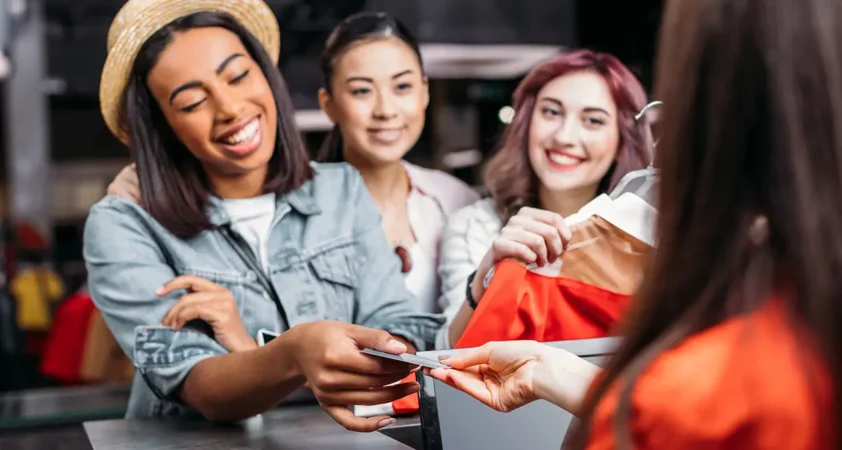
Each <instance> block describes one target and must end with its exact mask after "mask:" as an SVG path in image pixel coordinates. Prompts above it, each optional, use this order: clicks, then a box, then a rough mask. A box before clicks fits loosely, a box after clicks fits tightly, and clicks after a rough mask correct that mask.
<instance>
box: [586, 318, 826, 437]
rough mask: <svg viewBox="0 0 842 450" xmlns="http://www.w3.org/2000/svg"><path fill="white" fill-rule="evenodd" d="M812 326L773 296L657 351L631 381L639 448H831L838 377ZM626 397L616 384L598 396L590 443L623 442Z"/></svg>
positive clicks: (634, 429)
mask: <svg viewBox="0 0 842 450" xmlns="http://www.w3.org/2000/svg"><path fill="white" fill-rule="evenodd" d="M804 335H806V333H803V334H802V335H798V334H797V332H794V331H793V327H792V324H791V323H790V321H789V320H788V317H787V316H786V314H785V310H784V305H783V304H782V303H781V302H778V301H772V302H770V303H769V304H767V305H766V306H765V307H763V308H762V309H760V310H758V311H757V312H755V313H752V314H750V315H747V316H744V317H738V318H734V319H731V320H728V321H726V322H725V323H722V324H720V325H717V326H714V327H712V328H710V329H708V330H706V331H703V332H701V333H698V334H696V335H694V336H691V337H690V338H688V339H686V340H685V341H683V342H682V343H681V344H679V345H678V346H677V347H676V348H674V349H672V350H668V351H666V352H665V353H663V354H662V355H660V356H658V357H657V358H655V359H654V360H653V362H652V363H650V364H649V366H648V368H647V369H646V370H645V371H644V372H643V374H642V375H641V376H640V377H639V378H638V379H637V381H636V382H635V383H634V385H633V387H632V392H631V403H630V407H629V408H630V415H629V422H628V423H629V432H630V434H631V436H628V437H629V438H630V439H631V441H632V442H634V448H635V449H637V450H647V449H652V450H655V449H665V448H674V449H682V450H701V449H722V450H742V449H748V448H751V449H786V450H812V449H818V448H826V445H827V443H828V442H835V441H834V439H835V436H833V435H831V433H834V431H833V430H832V428H833V422H832V420H828V419H829V418H832V417H833V405H832V398H833V396H832V395H831V392H832V386H831V385H830V384H829V383H828V381H829V380H828V378H827V377H826V371H825V370H824V368H823V367H821V366H820V365H819V364H818V363H817V361H818V359H817V358H815V357H814V356H813V355H812V352H811V351H810V350H809V349H810V348H811V345H810V344H811V342H810V340H809V338H807V337H806V336H804ZM699 370H704V371H705V372H706V375H705V376H704V377H700V376H698V372H699ZM687 380H694V382H693V383H691V384H688V383H687ZM618 396H619V390H618V389H617V388H616V387H614V388H612V389H610V390H609V391H608V393H607V394H606V396H605V397H603V399H602V400H601V401H600V403H599V404H598V405H597V408H596V413H595V415H594V418H593V421H592V423H591V428H590V433H589V444H588V447H587V449H588V450H609V449H615V448H618V447H617V436H616V435H615V431H614V425H615V419H616V414H617V410H618V408H617V401H618Z"/></svg>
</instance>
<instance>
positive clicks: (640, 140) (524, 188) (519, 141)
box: [485, 50, 652, 222]
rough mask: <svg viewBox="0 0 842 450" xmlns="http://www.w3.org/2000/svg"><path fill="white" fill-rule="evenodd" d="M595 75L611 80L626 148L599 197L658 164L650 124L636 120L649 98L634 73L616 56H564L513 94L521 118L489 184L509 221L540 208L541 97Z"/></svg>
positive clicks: (489, 170)
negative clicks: (535, 116) (555, 83)
mask: <svg viewBox="0 0 842 450" xmlns="http://www.w3.org/2000/svg"><path fill="white" fill-rule="evenodd" d="M578 71H593V72H596V73H598V74H599V75H601V76H602V77H603V78H605V81H606V82H607V83H608V88H609V90H610V91H611V97H612V98H613V100H614V103H615V104H616V105H617V113H618V118H617V125H618V127H619V130H620V147H619V149H618V151H617V157H616V161H615V163H614V164H613V165H612V166H611V168H610V169H609V170H608V172H607V173H606V174H605V177H604V178H603V180H602V182H601V183H600V186H599V190H598V192H599V193H604V192H606V191H609V190H610V189H612V188H613V187H614V186H615V185H616V184H617V182H618V181H620V178H622V177H623V175H625V174H627V173H628V172H630V171H632V170H637V169H643V168H645V167H646V166H648V165H649V163H650V162H651V161H652V146H651V140H650V139H649V136H650V135H649V133H648V130H647V125H646V123H645V120H643V121H641V122H638V121H635V119H634V116H635V114H637V113H638V112H640V110H641V109H643V107H644V106H646V93H645V92H644V90H643V86H641V84H640V82H639V81H638V80H637V78H635V76H634V74H632V73H631V71H629V69H628V68H626V66H624V65H623V63H621V62H620V60H618V59H617V58H615V57H614V56H611V55H609V54H607V53H597V52H593V51H590V50H577V51H573V52H570V53H563V54H559V55H557V56H555V57H554V58H552V59H549V60H547V61H544V62H543V63H541V64H540V65H538V66H537V67H535V68H534V69H533V70H532V71H531V72H529V74H528V75H527V76H526V77H525V78H524V79H523V81H521V82H520V84H519V85H518V87H517V89H516V90H515V92H514V94H513V95H512V106H513V108H514V110H515V116H514V118H513V119H512V123H511V124H510V125H509V126H508V127H506V130H505V132H504V134H503V138H502V144H501V146H500V149H499V150H498V151H497V153H496V154H495V155H494V157H493V158H491V160H490V161H489V162H488V166H487V167H486V170H485V185H486V187H487V189H488V193H489V194H490V195H491V198H492V199H494V204H495V206H496V208H497V211H498V212H499V213H500V214H501V215H502V216H503V220H504V222H505V221H506V220H508V219H509V217H511V215H513V214H515V213H517V210H518V209H520V208H521V207H524V206H538V205H537V202H538V198H537V196H538V179H537V177H536V176H535V171H534V170H533V169H532V165H531V164H530V163H529V152H528V148H529V127H530V125H531V123H532V113H533V110H534V109H535V102H536V101H537V99H536V97H537V96H538V92H539V91H540V90H541V89H542V88H543V87H544V86H545V85H546V84H547V83H549V82H550V81H552V80H554V79H556V78H558V77H560V76H562V75H565V74H568V73H572V72H578Z"/></svg>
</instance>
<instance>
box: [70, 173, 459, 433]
mask: <svg viewBox="0 0 842 450" xmlns="http://www.w3.org/2000/svg"><path fill="white" fill-rule="evenodd" d="M314 168H315V171H316V175H315V176H314V178H313V179H312V180H311V181H309V182H307V183H306V184H305V185H303V186H302V187H301V188H299V189H297V190H296V191H293V192H291V193H289V194H286V195H278V196H277V207H276V211H275V217H274V219H273V222H272V228H271V233H270V237H269V267H268V276H267V277H266V278H268V279H269V282H270V283H271V287H273V288H274V290H275V291H276V292H277V296H278V297H279V300H280V302H281V304H282V310H283V312H284V315H285V316H286V318H285V319H286V320H284V319H283V318H282V317H283V316H282V315H281V314H280V313H279V310H278V308H277V307H276V305H275V303H274V301H273V300H272V297H271V296H270V295H269V294H268V292H267V291H266V289H264V286H265V285H264V284H261V283H259V282H258V277H259V276H260V275H261V274H258V273H256V272H255V271H254V270H252V267H255V266H254V264H249V263H248V261H247V258H245V257H244V256H243V255H244V253H243V251H242V250H243V249H242V248H240V249H239V251H237V250H238V249H236V248H235V247H236V245H235V242H237V241H236V240H233V241H232V239H230V235H229V237H228V238H226V237H225V234H224V233H223V232H222V230H223V229H225V227H224V226H225V225H226V224H227V223H229V222H230V220H229V219H228V217H227V214H226V213H225V212H224V210H223V208H221V207H220V206H219V204H218V203H216V202H213V201H212V202H211V205H210V207H209V209H208V210H209V217H210V219H211V222H212V223H213V224H214V225H217V226H218V228H216V229H213V230H209V231H205V232H202V233H201V234H199V235H197V236H195V237H192V238H189V239H180V238H177V237H175V236H174V235H173V234H171V233H170V232H168V231H167V230H166V229H165V228H164V227H162V226H161V225H160V224H159V223H158V222H157V221H155V219H153V218H152V217H151V216H150V215H149V214H148V213H147V212H146V211H145V210H144V209H143V208H142V207H140V206H138V205H137V204H135V203H133V202H131V201H128V200H126V199H123V198H120V197H117V196H108V197H105V198H104V199H102V200H101V201H100V202H99V203H97V204H96V205H94V206H93V207H92V208H91V212H90V216H89V217H88V221H87V223H86V225H85V238H84V241H85V243H84V256H85V262H86V265H87V269H88V277H89V288H90V292H91V295H92V297H93V300H94V302H95V303H96V306H97V307H98V308H99V310H100V311H102V314H103V316H104V317H105V320H106V322H107V323H108V326H109V328H110V329H111V331H112V333H114V336H115V337H116V339H117V341H118V342H119V344H120V346H121V347H122V349H123V351H125V352H126V354H127V355H129V357H130V358H132V360H133V361H134V364H135V367H136V375H139V376H135V380H134V385H133V386H132V393H131V398H130V401H129V407H128V411H127V415H126V416H127V417H148V416H162V415H175V414H192V413H195V411H192V410H191V409H190V408H188V407H186V406H185V405H184V404H182V403H181V402H180V401H179V400H178V399H177V398H176V397H175V396H174V395H173V394H174V392H176V390H177V389H178V387H179V386H180V385H181V383H183V381H184V380H185V378H186V377H187V374H188V373H189V371H190V370H191V369H192V368H193V366H194V365H196V363H198V362H199V361H201V360H203V359H205V358H211V357H214V356H217V355H222V354H224V353H226V350H225V349H224V348H223V347H222V346H221V345H220V344H219V343H218V342H216V341H215V340H214V339H213V338H212V336H211V335H210V334H209V333H208V332H207V331H206V330H205V331H203V330H201V329H199V328H184V329H182V330H181V331H173V330H171V329H169V328H165V327H162V326H160V323H161V320H162V319H163V318H164V316H165V314H166V313H167V311H169V309H170V308H172V306H173V305H174V304H175V303H176V301H177V300H178V299H179V298H180V296H182V295H184V293H185V292H184V291H180V292H174V293H172V294H170V295H167V296H165V297H158V296H156V295H155V291H156V290H157V289H158V288H160V287H161V286H163V285H164V283H166V282H167V281H169V280H171V279H173V278H175V277H177V276H180V275H196V276H199V277H202V278H205V279H208V280H210V281H212V282H214V283H217V284H219V285H222V286H224V287H225V288H227V289H229V290H230V291H231V292H232V293H233V295H234V298H235V299H236V302H237V307H238V309H239V312H240V316H241V317H242V319H243V323H244V325H245V327H246V330H247V331H248V332H249V334H250V335H252V336H256V335H257V332H258V330H260V329H263V328H265V329H268V330H272V331H276V332H283V331H285V330H286V329H288V327H291V326H295V325H296V324H300V323H306V322H313V321H318V320H337V321H343V322H349V323H354V324H358V325H362V326H366V327H371V328H379V329H383V330H386V331H388V332H390V333H393V334H395V335H398V336H402V337H404V338H406V339H408V340H409V341H410V342H412V343H414V344H415V346H416V347H417V348H418V349H419V350H423V349H425V348H427V347H428V346H429V344H430V343H432V342H434V340H435V334H436V331H437V330H438V328H439V327H440V326H441V325H442V323H443V319H442V318H441V316H438V315H432V314H424V313H421V312H420V311H415V310H413V306H412V305H413V304H414V302H412V301H411V300H412V299H411V295H412V294H410V293H409V292H408V291H407V289H406V287H405V285H404V280H403V276H402V275H401V271H400V259H399V258H398V257H397V256H396V255H395V253H394V251H393V250H392V248H391V246H390V245H389V243H388V242H387V240H386V236H385V234H384V233H383V230H382V228H381V217H380V214H379V212H378V210H377V208H376V206H375V204H374V201H373V200H372V198H371V197H370V195H369V193H368V190H367V189H366V187H365V185H364V184H363V182H362V177H360V175H359V173H358V172H357V171H356V170H354V169H353V168H351V167H350V166H348V165H346V164H314ZM239 242H241V240H240V241H239ZM243 245H245V244H243ZM246 254H247V255H253V254H252V253H248V252H247V253H246ZM252 263H253V262H252ZM286 321H288V322H289V324H286V323H285V322H286Z"/></svg>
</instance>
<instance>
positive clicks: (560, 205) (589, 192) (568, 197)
mask: <svg viewBox="0 0 842 450" xmlns="http://www.w3.org/2000/svg"><path fill="white" fill-rule="evenodd" d="M596 189H597V185H593V186H583V187H580V188H576V189H571V190H566V191H550V190H548V189H547V188H546V187H544V185H541V186H540V187H539V188H538V202H539V203H540V207H541V209H546V210H548V211H552V212H554V213H556V214H560V215H561V217H567V216H569V215H571V214H574V213H576V212H578V211H579V210H580V209H582V207H583V206H585V205H586V204H587V203H588V202H589V201H591V200H593V199H594V197H596Z"/></svg>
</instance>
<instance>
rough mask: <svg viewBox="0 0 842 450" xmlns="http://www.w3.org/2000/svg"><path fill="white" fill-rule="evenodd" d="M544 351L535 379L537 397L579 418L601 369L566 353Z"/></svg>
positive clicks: (541, 354)
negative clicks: (592, 384)
mask: <svg viewBox="0 0 842 450" xmlns="http://www.w3.org/2000/svg"><path fill="white" fill-rule="evenodd" d="M543 347H544V348H543V349H542V350H540V351H539V356H538V363H537V366H536V369H535V374H534V378H533V389H534V391H535V396H536V397H537V398H538V399H541V400H546V401H548V402H550V403H553V404H555V405H556V406H559V407H560V408H562V409H564V410H566V411H568V412H570V413H572V414H573V415H578V414H579V412H580V411H581V408H582V404H583V402H584V400H585V396H586V395H587V392H588V389H589V388H590V386H591V383H592V382H593V380H594V379H595V378H596V376H597V375H598V374H599V372H600V369H599V367H597V366H595V365H593V364H591V363H589V362H587V361H585V360H584V359H582V358H580V357H578V356H576V355H574V354H572V353H569V352H566V351H564V350H560V349H556V348H552V347H549V346H546V345H543Z"/></svg>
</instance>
